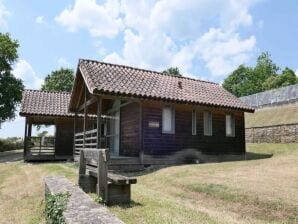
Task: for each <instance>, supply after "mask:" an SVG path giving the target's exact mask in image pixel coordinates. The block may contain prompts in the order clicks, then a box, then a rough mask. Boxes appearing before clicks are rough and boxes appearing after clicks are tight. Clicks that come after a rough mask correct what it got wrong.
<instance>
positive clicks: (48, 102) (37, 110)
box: [20, 90, 74, 117]
mask: <svg viewBox="0 0 298 224" xmlns="http://www.w3.org/2000/svg"><path fill="white" fill-rule="evenodd" d="M69 101H70V93H68V92H48V91H42V90H24V92H23V98H22V103H21V110H20V115H21V116H28V115H39V116H59V117H74V113H70V112H69V111H68V105H69Z"/></svg>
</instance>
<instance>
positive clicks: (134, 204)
mask: <svg viewBox="0 0 298 224" xmlns="http://www.w3.org/2000/svg"><path fill="white" fill-rule="evenodd" d="M142 206H143V204H142V203H139V202H135V201H134V200H131V202H130V203H129V204H117V205H112V206H111V207H120V208H123V209H128V208H134V207H142Z"/></svg>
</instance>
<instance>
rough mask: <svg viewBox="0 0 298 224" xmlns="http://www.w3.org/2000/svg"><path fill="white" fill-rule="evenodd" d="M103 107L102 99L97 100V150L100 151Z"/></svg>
mask: <svg viewBox="0 0 298 224" xmlns="http://www.w3.org/2000/svg"><path fill="white" fill-rule="evenodd" d="M101 106H102V98H101V97H98V98H97V141H96V148H97V149H100V148H101V146H102V144H101Z"/></svg>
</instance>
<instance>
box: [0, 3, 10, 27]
mask: <svg viewBox="0 0 298 224" xmlns="http://www.w3.org/2000/svg"><path fill="white" fill-rule="evenodd" d="M9 14H10V12H9V11H8V10H7V9H6V7H5V6H4V4H3V2H2V0H0V28H2V27H6V26H7V23H6V17H7V16H8V15H9Z"/></svg>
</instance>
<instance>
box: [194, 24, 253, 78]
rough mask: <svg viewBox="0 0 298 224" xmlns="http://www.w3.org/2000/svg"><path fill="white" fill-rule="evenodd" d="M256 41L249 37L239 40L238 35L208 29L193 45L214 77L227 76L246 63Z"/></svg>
mask: <svg viewBox="0 0 298 224" xmlns="http://www.w3.org/2000/svg"><path fill="white" fill-rule="evenodd" d="M255 43H256V39H255V37H254V36H251V37H249V38H247V39H243V40H241V39H240V38H239V34H238V33H224V32H222V31H221V30H220V29H210V30H209V31H208V32H207V33H205V34H204V35H203V36H202V37H200V38H199V39H198V40H197V42H196V43H195V46H194V47H195V51H196V52H197V53H198V56H199V57H201V58H202V59H203V60H204V61H205V62H206V67H207V68H208V69H209V70H210V72H211V74H212V75H214V76H222V75H227V74H228V73H230V72H231V71H232V70H233V69H235V67H236V66H238V65H240V64H243V63H245V62H248V59H249V56H250V52H251V51H252V50H253V49H254V46H255Z"/></svg>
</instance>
